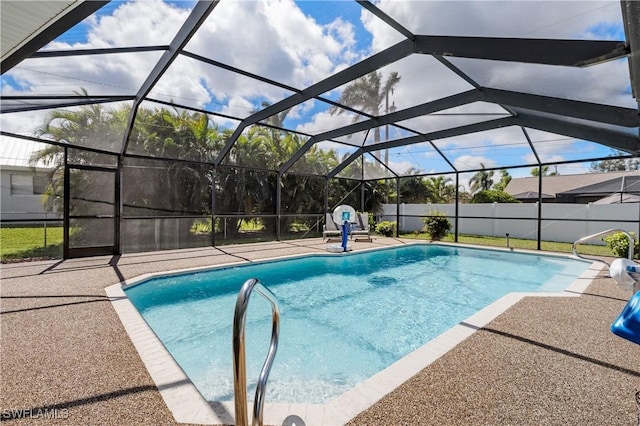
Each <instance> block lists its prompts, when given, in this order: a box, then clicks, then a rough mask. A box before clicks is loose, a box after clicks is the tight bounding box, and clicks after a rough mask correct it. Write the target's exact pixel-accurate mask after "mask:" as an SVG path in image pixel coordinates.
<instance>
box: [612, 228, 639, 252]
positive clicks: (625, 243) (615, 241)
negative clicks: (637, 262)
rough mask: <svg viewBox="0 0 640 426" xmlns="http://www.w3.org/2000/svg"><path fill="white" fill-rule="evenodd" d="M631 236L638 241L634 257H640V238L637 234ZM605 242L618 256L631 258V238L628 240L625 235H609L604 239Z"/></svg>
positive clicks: (620, 233) (619, 233) (632, 233)
mask: <svg viewBox="0 0 640 426" xmlns="http://www.w3.org/2000/svg"><path fill="white" fill-rule="evenodd" d="M630 234H631V235H633V237H634V238H635V239H636V240H635V247H634V248H635V250H634V257H638V238H637V237H636V234H635V232H630ZM603 241H604V242H605V243H607V246H608V247H609V248H610V249H611V251H612V252H613V253H614V254H615V255H616V256H618V257H627V256H629V238H627V236H626V235H625V234H624V233H622V232H616V233H615V234H611V235H608V236H606V237H604V238H603Z"/></svg>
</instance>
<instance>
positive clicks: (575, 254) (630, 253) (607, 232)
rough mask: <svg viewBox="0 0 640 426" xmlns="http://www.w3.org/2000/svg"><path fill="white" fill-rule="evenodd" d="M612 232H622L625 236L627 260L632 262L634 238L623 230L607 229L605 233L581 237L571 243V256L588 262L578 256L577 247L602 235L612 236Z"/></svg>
mask: <svg viewBox="0 0 640 426" xmlns="http://www.w3.org/2000/svg"><path fill="white" fill-rule="evenodd" d="M614 232H622V233H623V234H625V235H626V236H627V238H628V239H629V260H633V252H634V249H635V241H636V239H635V237H634V236H633V235H631V234H630V233H628V232H627V231H625V230H623V229H607V230H606V231H601V232H598V233H595V234H593V235H587V236H586V237H582V238H580V239H579V240H577V241H576V242H575V243H573V246H572V247H571V251H572V252H573V255H574V256H576V257H578V258H580V259H585V260H590V259H587V258H586V257H583V256H580V255H579V254H578V252H577V251H576V250H577V246H578V244H580V243H584V242H585V241H589V240H590V239H592V238H596V237H600V236H602V235H607V234H612V233H614Z"/></svg>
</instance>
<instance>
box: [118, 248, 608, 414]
mask: <svg viewBox="0 0 640 426" xmlns="http://www.w3.org/2000/svg"><path fill="white" fill-rule="evenodd" d="M373 250H376V249H373ZM363 251H365V250H363ZM366 251H369V250H366ZM358 252H361V251H358ZM537 254H540V253H539V252H538V253H537ZM308 255H309V253H307V254H304V255H303V256H308ZM312 255H315V254H312ZM337 255H340V254H337ZM293 257H298V256H293ZM564 257H567V256H564ZM285 258H286V259H289V258H292V256H286V257H280V258H272V259H264V260H260V261H256V262H238V263H236V262H233V263H230V264H225V265H218V267H234V266H239V265H244V264H253V263H259V262H266V261H274V260H282V259H285ZM604 266H605V264H604V263H602V262H599V261H594V262H593V263H591V265H590V266H589V267H588V268H587V269H586V270H585V271H584V272H583V273H582V274H581V275H580V276H579V277H578V278H577V279H576V280H574V282H573V283H572V284H571V285H570V286H568V287H567V288H566V289H565V290H564V291H562V292H553V293H509V294H507V295H505V296H503V297H502V298H500V299H498V300H497V301H495V302H494V303H492V304H490V305H489V306H487V307H485V308H484V309H482V310H480V311H478V312H476V313H475V314H474V315H472V316H471V317H469V318H467V319H465V320H463V321H462V322H460V323H458V324H457V325H455V326H454V327H452V328H451V329H449V330H448V331H446V332H445V333H443V334H441V335H439V336H438V337H436V338H434V339H432V340H431V341H429V342H428V343H426V344H424V345H423V346H421V347H420V348H418V349H416V350H415V351H413V352H411V353H409V354H408V355H406V356H405V357H403V358H402V359H400V360H398V361H396V362H395V363H393V364H392V365H390V366H389V367H387V368H385V369H384V370H382V371H380V372H378V373H376V374H375V375H373V376H371V377H370V378H368V379H367V380H365V381H363V382H362V383H360V384H358V385H357V386H356V387H354V388H352V389H350V390H348V391H347V392H345V393H343V394H342V395H340V396H338V397H336V398H334V399H333V400H331V401H329V402H327V403H325V404H288V403H266V404H265V410H264V420H265V424H274V425H279V424H282V422H283V420H284V419H285V418H287V417H288V416H294V415H295V416H298V417H300V418H302V419H303V421H304V422H305V424H306V425H307V426H311V425H329V424H330V425H334V424H344V423H346V422H348V421H349V420H351V419H352V418H353V417H355V416H357V415H358V414H359V413H360V412H362V411H364V410H366V409H368V408H369V407H370V406H371V405H373V404H374V403H375V402H377V401H378V400H380V399H381V398H382V397H384V396H385V395H386V394H388V393H390V392H391V391H392V390H394V389H395V388H396V387H398V386H399V385H401V384H402V383H404V382H405V381H407V380H408V379H409V378H411V377H412V376H414V375H415V374H417V373H418V372H419V371H420V370H422V369H424V368H426V367H427V366H429V365H430V364H431V363H433V362H434V361H436V360H437V359H438V358H440V357H441V356H442V355H444V354H445V353H447V352H448V351H449V350H451V349H453V348H454V347H455V346H456V345H458V344H459V343H461V342H462V341H464V340H465V339H466V338H468V337H469V336H471V335H472V334H473V333H475V332H476V331H477V330H478V329H480V328H482V327H483V326H485V325H486V324H488V323H489V322H490V321H492V320H493V319H495V318H496V317H498V316H499V315H500V314H502V313H504V312H505V311H506V310H507V309H509V308H510V307H511V306H513V305H514V304H516V303H517V302H519V301H520V300H522V299H523V298H525V297H578V296H580V295H581V294H582V293H583V292H584V291H585V290H586V288H587V287H588V286H589V285H590V284H591V282H592V280H593V279H594V278H595V277H596V276H597V275H598V273H599V272H600V271H601V270H602V269H603V268H604ZM203 269H212V268H211V267H205V268H190V269H184V270H179V271H172V273H186V272H193V271H197V270H203ZM214 269H215V268H214ZM170 274H171V272H170V273H166V272H160V273H157V274H145V275H141V276H138V277H136V278H134V279H132V280H127V281H123V282H120V283H118V284H114V285H111V286H109V287H107V288H105V292H106V294H107V296H108V297H109V300H110V301H111V302H112V306H113V307H114V310H115V311H116V313H117V314H118V316H119V318H120V321H121V322H122V324H123V326H124V328H125V330H126V331H127V334H128V335H129V337H130V339H131V341H132V343H133V344H134V346H135V348H136V350H137V351H138V354H139V355H140V358H141V359H142V361H143V363H144V364H145V366H146V368H147V371H148V372H149V374H150V376H151V378H152V379H153V381H154V383H155V384H156V386H157V387H158V390H159V392H160V394H161V396H162V398H163V399H164V401H165V404H166V405H167V407H168V408H169V410H170V411H171V413H172V414H173V416H174V418H175V420H176V421H177V422H179V423H193V424H234V404H233V402H232V401H230V402H209V401H207V400H206V399H205V398H204V397H203V396H202V395H201V394H200V392H199V391H198V390H197V389H196V387H195V386H194V385H193V383H192V382H191V380H190V379H189V378H188V377H187V376H186V374H185V373H184V371H183V370H182V368H181V367H180V366H179V365H178V364H177V363H176V361H175V360H174V358H173V356H172V355H171V354H170V353H169V352H168V351H167V349H166V348H165V346H164V345H163V344H162V342H161V341H160V339H159V338H158V337H157V336H156V334H155V333H154V331H153V330H152V329H151V328H150V327H149V326H148V324H147V323H146V321H145V320H144V319H143V318H142V316H141V315H140V313H139V312H138V310H137V309H136V308H135V306H133V304H132V303H131V301H130V300H129V299H128V297H127V296H126V294H125V293H124V290H123V289H124V288H127V287H130V286H132V285H136V284H137V283H139V282H143V281H145V280H147V279H149V278H150V277H153V276H155V275H170Z"/></svg>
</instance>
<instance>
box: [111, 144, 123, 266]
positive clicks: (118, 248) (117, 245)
mask: <svg viewBox="0 0 640 426" xmlns="http://www.w3.org/2000/svg"><path fill="white" fill-rule="evenodd" d="M123 159H124V157H123V156H122V155H119V156H118V163H117V164H118V169H117V170H116V179H115V180H116V191H115V196H116V199H115V200H114V202H115V210H116V211H115V216H116V217H115V218H114V219H113V222H114V224H113V225H114V230H113V231H114V234H115V235H114V236H113V239H114V241H113V244H114V247H113V251H114V252H115V254H122V232H120V228H121V227H122V210H123V204H122V203H123V201H122V163H123Z"/></svg>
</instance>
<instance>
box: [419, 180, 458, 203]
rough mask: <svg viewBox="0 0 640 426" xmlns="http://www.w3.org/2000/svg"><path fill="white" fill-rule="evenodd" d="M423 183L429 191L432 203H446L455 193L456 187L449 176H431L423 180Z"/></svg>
mask: <svg viewBox="0 0 640 426" xmlns="http://www.w3.org/2000/svg"><path fill="white" fill-rule="evenodd" d="M425 185H426V186H427V188H429V192H430V193H431V197H430V200H431V202H432V203H436V204H440V203H448V202H449V201H451V199H452V198H453V197H454V194H455V193H456V187H455V185H453V184H452V181H451V178H450V177H447V178H445V177H444V176H432V177H430V178H429V179H427V180H426V181H425Z"/></svg>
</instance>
